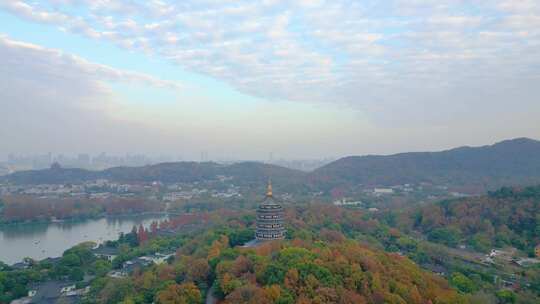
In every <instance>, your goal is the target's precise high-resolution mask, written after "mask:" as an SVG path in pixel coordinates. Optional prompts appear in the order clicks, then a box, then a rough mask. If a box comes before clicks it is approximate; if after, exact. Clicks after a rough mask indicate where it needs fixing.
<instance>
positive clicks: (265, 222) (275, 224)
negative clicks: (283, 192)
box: [255, 181, 285, 241]
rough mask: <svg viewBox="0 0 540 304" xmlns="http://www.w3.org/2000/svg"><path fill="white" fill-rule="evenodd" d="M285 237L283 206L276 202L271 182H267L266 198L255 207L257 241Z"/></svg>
mask: <svg viewBox="0 0 540 304" xmlns="http://www.w3.org/2000/svg"><path fill="white" fill-rule="evenodd" d="M284 238H285V227H284V226H283V207H281V205H280V204H279V203H278V202H276V200H275V199H274V196H273V194H272V183H271V182H270V181H269V182H268V190H267V191H266V198H265V199H264V201H263V202H262V203H261V204H260V205H259V208H258V209H257V231H256V232H255V239H257V241H271V240H281V239H284Z"/></svg>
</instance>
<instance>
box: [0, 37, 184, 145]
mask: <svg viewBox="0 0 540 304" xmlns="http://www.w3.org/2000/svg"><path fill="white" fill-rule="evenodd" d="M0 58H2V65H1V66H0V108H1V109H2V118H1V120H2V126H3V127H2V128H1V130H0V137H1V138H2V141H3V144H2V148H1V152H8V151H15V152H16V151H39V152H44V151H53V152H54V151H56V152H61V151H75V152H76V151H93V152H98V151H100V150H104V149H107V150H114V149H117V148H118V147H119V145H123V147H122V150H120V151H125V149H129V148H131V149H133V150H134V151H136V150H137V147H138V145H139V142H140V138H141V137H148V142H149V144H150V145H151V144H152V142H154V141H155V140H157V139H156V138H157V136H156V135H157V134H158V133H159V132H157V130H155V128H153V127H152V126H148V125H144V124H141V123H135V122H133V121H130V120H129V119H127V120H126V119H123V120H120V119H118V118H117V117H115V116H114V112H115V111H117V110H118V108H119V104H118V103H117V102H116V101H117V99H118V97H117V96H116V94H115V92H114V91H112V89H111V86H110V84H111V83H122V84H134V85H137V86H139V87H145V86H151V87H156V88H167V89H169V90H176V91H178V92H180V91H181V90H180V89H182V88H183V86H181V85H179V84H177V83H174V82H170V81H165V80H161V79H157V78H155V77H153V76H150V75H146V74H142V73H136V72H131V71H125V70H120V69H116V68H112V67H109V66H106V65H102V64H97V63H93V62H89V61H87V60H85V59H83V58H80V57H78V56H74V55H71V54H66V53H64V52H62V51H59V50H55V49H48V48H45V47H42V46H39V45H35V44H31V43H25V42H21V41H16V40H11V39H9V38H8V37H6V36H0Z"/></svg>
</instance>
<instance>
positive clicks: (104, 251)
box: [92, 245, 118, 262]
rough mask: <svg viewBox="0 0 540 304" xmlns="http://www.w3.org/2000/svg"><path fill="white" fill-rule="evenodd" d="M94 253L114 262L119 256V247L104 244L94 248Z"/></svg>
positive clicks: (97, 256) (98, 256)
mask: <svg viewBox="0 0 540 304" xmlns="http://www.w3.org/2000/svg"><path fill="white" fill-rule="evenodd" d="M92 253H93V254H94V256H95V257H96V258H101V259H105V260H107V261H109V262H112V261H113V260H114V259H115V258H116V257H117V256H118V248H115V247H108V246H103V245H102V246H99V247H98V248H96V249H94V250H92Z"/></svg>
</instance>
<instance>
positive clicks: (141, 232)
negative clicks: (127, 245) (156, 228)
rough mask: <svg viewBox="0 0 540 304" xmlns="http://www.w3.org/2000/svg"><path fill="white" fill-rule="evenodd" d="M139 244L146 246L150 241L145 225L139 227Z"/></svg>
mask: <svg viewBox="0 0 540 304" xmlns="http://www.w3.org/2000/svg"><path fill="white" fill-rule="evenodd" d="M137 237H138V241H139V244H141V245H144V244H145V243H146V242H147V241H148V233H147V232H146V229H144V227H143V225H142V224H140V225H139V232H138V233H137Z"/></svg>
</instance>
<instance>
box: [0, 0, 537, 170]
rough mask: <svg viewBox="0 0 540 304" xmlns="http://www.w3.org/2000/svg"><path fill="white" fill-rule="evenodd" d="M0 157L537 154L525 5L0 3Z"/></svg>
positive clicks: (531, 16)
mask: <svg viewBox="0 0 540 304" xmlns="http://www.w3.org/2000/svg"><path fill="white" fill-rule="evenodd" d="M0 25H1V26H2V30H0V58H1V60H2V63H3V64H2V67H1V68H0V71H2V73H0V107H1V108H2V113H3V114H4V115H2V117H1V123H2V128H0V138H1V139H2V144H1V145H0V157H2V158H5V157H7V155H8V154H9V153H16V154H41V153H46V152H47V151H51V152H53V153H61V152H62V153H66V154H76V153H79V152H80V151H88V152H87V153H90V154H97V153H100V152H101V151H108V153H111V154H125V153H126V152H129V151H134V152H133V153H135V151H136V153H142V154H148V155H160V154H173V155H182V158H183V159H186V160H198V159H200V153H201V151H206V152H207V153H208V154H209V155H212V157H215V158H218V157H222V158H227V157H230V158H235V159H265V158H266V157H267V155H268V153H270V152H271V151H272V152H274V153H275V155H278V156H279V157H283V158H286V159H311V158H315V159H317V158H319V159H320V158H325V157H341V156H347V155H365V154H393V153H398V152H407V151H439V150H444V149H449V148H452V147H457V146H465V145H469V146H481V145H487V144H492V143H494V142H497V141H501V140H504V139H509V138H516V137H530V138H535V139H538V138H540V125H539V124H538V123H537V122H536V120H537V117H538V116H539V115H540V103H538V99H539V98H540V91H539V90H540V88H539V87H538V86H537V85H535V84H536V83H538V81H539V80H540V74H539V73H538V72H537V68H538V66H540V53H539V52H538V51H537V49H538V47H539V46H540V4H539V3H538V2H537V1H533V0H528V1H519V2H516V1H509V0H494V1H474V2H463V1H449V0H445V1H425V2H422V1H401V0H393V1H387V2H384V3H378V2H371V1H368V2H363V3H359V2H356V1H306V0H304V1H278V0H262V1H237V2H234V3H232V2H227V1H203V2H197V1H185V2H182V3H175V2H168V1H144V2H143V1H100V2H94V1H86V0H80V1H79V0H77V1H75V0H73V1H72V0H47V1H0Z"/></svg>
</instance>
